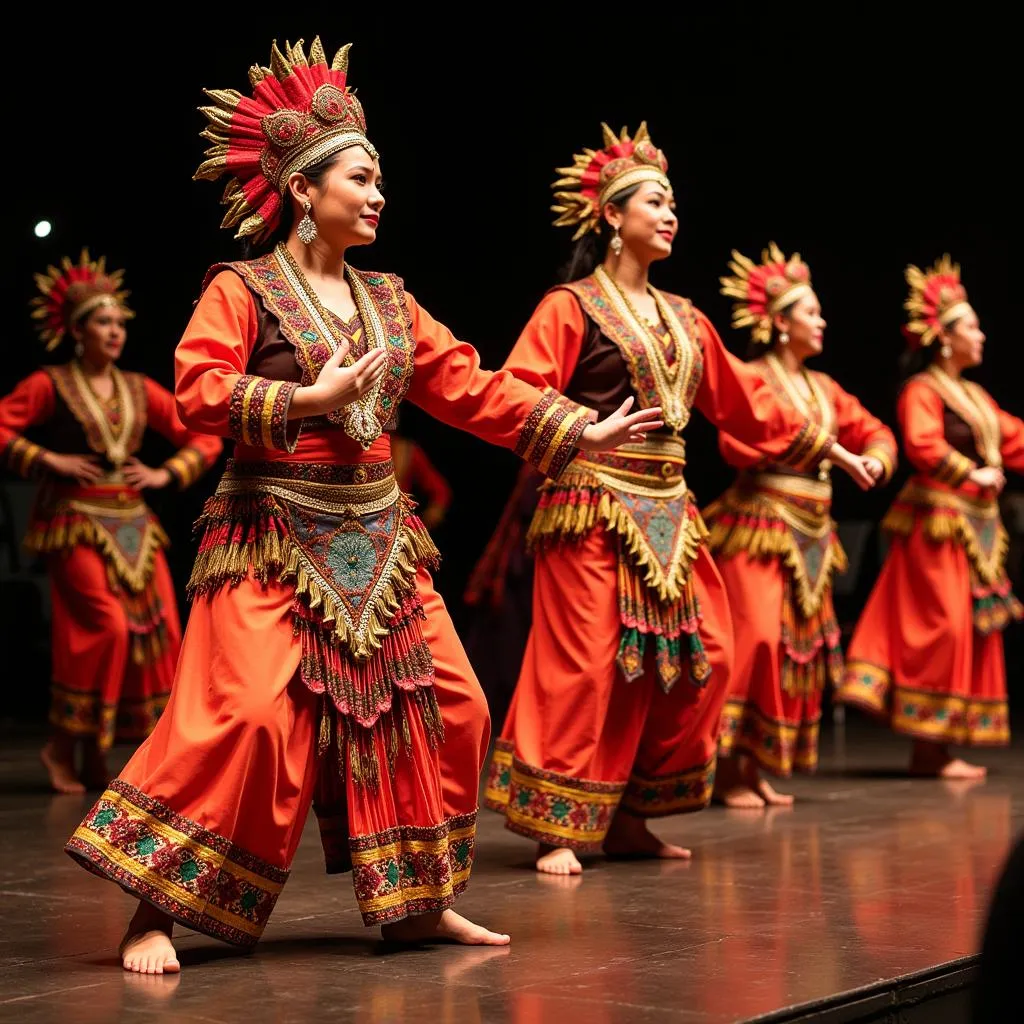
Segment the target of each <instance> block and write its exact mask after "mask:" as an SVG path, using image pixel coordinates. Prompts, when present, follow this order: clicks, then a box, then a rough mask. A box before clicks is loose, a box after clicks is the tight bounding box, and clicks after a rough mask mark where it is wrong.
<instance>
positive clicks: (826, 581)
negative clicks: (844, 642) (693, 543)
mask: <svg viewBox="0 0 1024 1024" xmlns="http://www.w3.org/2000/svg"><path fill="white" fill-rule="evenodd" d="M739 516H742V517H743V518H749V519H753V520H756V522H754V523H749V524H748V523H728V522H723V518H726V517H730V518H732V517H739ZM704 517H705V518H706V519H707V520H708V521H709V522H710V523H711V529H710V531H709V538H710V539H709V541H708V547H709V548H710V549H711V553H712V554H714V555H716V556H718V557H720V558H732V557H733V556H735V555H738V554H740V553H741V552H746V553H747V554H748V555H750V557H751V558H766V559H767V558H779V559H781V560H782V563H783V565H784V566H785V567H786V568H787V569H789V571H790V572H791V573H792V577H793V582H794V584H795V586H796V593H795V595H794V596H795V597H796V600H797V603H798V604H799V606H800V613H801V615H803V617H804V618H805V619H810V618H812V617H813V616H815V615H817V614H818V612H819V611H820V610H821V605H822V600H823V599H824V597H825V593H826V592H827V591H828V589H829V588H830V587H831V586H832V581H833V578H834V577H835V575H836V573H844V572H846V570H847V568H848V567H849V561H848V559H847V557H846V552H845V551H844V550H843V546H842V544H840V543H839V540H838V539H837V538H836V537H835V536H834V535H833V536H832V537H831V539H830V541H829V545H828V548H826V550H825V558H824V565H823V566H822V569H821V573H820V574H819V576H818V583H817V586H814V585H813V584H812V583H811V580H810V577H809V576H808V575H807V567H806V566H805V565H804V560H803V558H802V556H801V554H800V548H799V546H798V545H797V542H796V540H795V539H794V537H793V533H792V530H793V527H791V526H790V525H789V524H788V523H787V522H786V521H785V520H784V519H782V518H781V517H780V516H779V514H778V512H777V511H776V510H775V508H774V504H773V502H771V501H770V500H768V499H766V498H762V497H759V496H757V495H751V496H744V497H742V498H740V497H739V496H737V495H734V494H730V492H726V494H725V495H723V496H722V497H721V498H719V499H718V500H717V501H714V502H712V503H711V504H710V505H709V506H708V507H707V508H706V509H704Z"/></svg>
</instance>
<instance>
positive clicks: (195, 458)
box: [164, 445, 209, 490]
mask: <svg viewBox="0 0 1024 1024" xmlns="http://www.w3.org/2000/svg"><path fill="white" fill-rule="evenodd" d="M208 468H209V467H208V466H207V464H206V459H205V458H203V453H202V452H201V451H199V449H198V448H193V447H192V446H191V445H186V446H185V447H184V448H182V449H181V450H180V451H177V452H175V454H174V455H172V456H171V457H170V458H169V459H168V460H167V461H166V462H165V463H164V469H166V470H167V472H168V473H170V474H171V476H172V477H174V480H175V483H177V485H178V488H179V489H180V490H185V488H186V487H191V486H192V484H194V483H195V482H196V481H197V480H198V479H199V478H200V477H201V476H202V475H203V474H204V473H205V472H206V470H207V469H208Z"/></svg>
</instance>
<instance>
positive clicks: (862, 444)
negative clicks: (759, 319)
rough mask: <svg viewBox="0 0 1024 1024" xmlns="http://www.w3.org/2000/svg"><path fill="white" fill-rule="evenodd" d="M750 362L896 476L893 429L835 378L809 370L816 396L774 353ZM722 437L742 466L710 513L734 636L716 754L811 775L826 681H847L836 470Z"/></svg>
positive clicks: (798, 405)
mask: <svg viewBox="0 0 1024 1024" xmlns="http://www.w3.org/2000/svg"><path fill="white" fill-rule="evenodd" d="M750 365H751V366H752V367H753V368H755V369H757V370H759V371H760V372H761V373H763V375H764V377H765V380H766V381H767V382H768V383H769V384H770V385H771V386H772V388H773V390H774V391H775V393H776V395H777V397H778V399H779V400H780V401H781V402H784V403H786V404H788V405H790V406H791V407H793V408H794V409H797V410H798V411H801V412H806V413H808V414H809V415H810V416H811V418H812V419H813V420H814V421H815V422H817V423H819V424H821V425H822V426H823V427H824V428H825V429H826V430H828V431H829V432H831V433H835V434H836V436H837V437H838V440H839V443H840V444H841V445H843V447H844V448H846V449H848V450H849V451H852V452H855V453H858V454H861V453H863V454H865V455H872V456H874V457H876V458H877V459H878V460H879V461H880V462H881V463H882V465H883V467H884V470H885V479H888V478H889V477H891V476H892V472H893V468H894V464H895V460H896V441H895V438H894V437H893V434H892V431H890V430H889V428H888V427H886V426H885V424H883V423H882V422H881V420H879V419H877V418H876V417H874V416H872V415H871V413H869V412H868V411H867V410H866V409H865V408H864V406H862V405H861V404H860V402H858V401H857V399H856V398H854V397H853V396H852V395H850V394H848V393H847V392H846V391H844V390H843V389H842V388H841V387H840V386H839V385H838V384H837V383H836V382H835V381H834V380H833V379H832V378H831V377H829V376H827V375H826V374H823V373H817V372H811V373H808V374H807V383H808V385H809V388H810V393H811V401H810V402H808V401H807V400H806V399H805V398H804V396H803V395H802V394H801V393H800V392H798V391H797V390H796V389H795V387H794V385H793V383H792V382H791V380H790V378H789V376H788V374H787V371H786V370H785V369H784V368H783V367H782V366H781V365H780V363H779V361H778V358H777V357H776V356H775V355H774V354H769V355H767V356H765V357H763V358H761V359H758V360H756V361H755V362H753V363H751V364H750ZM718 443H719V449H720V451H721V453H722V455H723V457H724V458H725V460H726V462H728V463H729V464H730V465H731V466H735V467H736V468H737V469H738V470H740V474H739V476H738V478H737V480H736V483H735V484H734V485H733V486H732V487H730V488H729V490H728V491H726V492H725V494H723V495H722V497H721V498H719V499H718V501H716V502H714V503H713V504H712V505H710V506H709V507H708V508H707V509H705V510H704V518H705V521H706V522H707V524H708V528H709V530H710V532H711V539H710V547H711V551H712V553H713V554H714V556H715V562H716V564H717V565H718V568H719V571H720V572H721V574H722V579H723V580H724V581H725V589H726V591H727V593H728V595H729V607H730V609H731V611H732V619H733V628H734V630H735V635H736V644H735V662H734V664H733V673H732V676H731V678H730V681H729V696H728V698H727V700H726V703H725V709H724V711H723V715H722V731H721V735H720V737H719V741H718V752H719V755H720V756H724V757H728V756H729V755H731V754H733V753H743V754H748V755H750V756H751V757H754V758H755V759H756V760H757V762H758V764H760V766H761V767H762V768H764V769H765V770H767V771H770V772H774V773H775V774H778V775H782V776H788V775H790V774H791V773H792V771H793V769H794V768H796V769H798V770H800V771H813V770H814V769H815V768H816V767H817V764H818V730H819V723H820V720H821V699H822V693H823V690H824V687H825V681H826V679H830V680H831V681H832V683H833V684H835V685H838V683H839V682H840V680H841V678H842V651H841V649H840V646H839V626H838V624H837V623H836V620H835V612H834V611H833V606H832V580H833V574H834V573H836V572H842V571H843V570H844V569H845V568H846V555H845V553H844V552H843V549H842V546H841V545H840V543H839V537H838V535H837V533H836V527H835V523H834V522H833V521H832V518H831V505H832V485H831V483H830V482H829V478H828V476H829V475H828V472H827V470H824V471H823V472H821V473H819V474H808V473H799V472H793V471H792V470H787V469H786V467H781V466H776V465H773V463H772V460H771V459H770V458H765V456H764V455H762V454H761V452H758V451H756V450H755V449H753V448H750V447H749V446H748V445H745V444H743V443H742V442H741V441H738V440H736V438H734V437H733V436H732V435H731V434H729V433H727V432H724V431H723V432H720V434H719V442H718Z"/></svg>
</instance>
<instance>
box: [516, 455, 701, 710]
mask: <svg viewBox="0 0 1024 1024" xmlns="http://www.w3.org/2000/svg"><path fill="white" fill-rule="evenodd" d="M685 466H686V448H685V445H684V444H683V441H682V440H681V439H680V438H677V437H653V438H651V439H650V440H648V441H647V442H646V443H645V444H642V445H623V446H622V447H621V448H618V449H617V450H616V451H614V452H606V453H603V454H594V453H587V454H586V455H578V456H577V457H576V458H575V459H574V460H573V461H572V462H571V463H570V464H569V466H568V467H567V468H566V470H565V471H564V472H563V473H562V475H561V476H560V477H559V479H558V480H557V481H549V482H548V483H546V484H545V485H544V487H543V489H542V491H541V496H540V503H539V505H538V506H537V511H536V512H535V513H534V517H533V522H532V523H531V525H530V530H529V533H528V534H527V541H528V543H530V544H531V545H535V546H543V545H545V544H551V543H558V542H571V541H573V540H577V539H579V538H580V537H583V536H584V535H586V534H587V533H589V532H590V531H591V530H593V529H594V528H596V527H597V526H598V525H600V526H602V527H604V528H605V529H606V530H608V531H609V532H610V533H612V534H613V535H614V536H615V537H616V538H617V543H618V550H619V568H618V596H619V617H620V621H621V624H622V634H621V638H620V644H619V653H618V658H617V661H618V664H619V667H620V669H621V670H622V673H623V675H624V676H625V678H626V679H627V680H632V679H636V678H637V677H638V676H640V675H641V674H642V673H643V663H644V657H645V653H646V650H647V646H648V643H649V638H653V646H654V650H655V663H656V667H657V674H658V679H659V681H660V683H661V685H662V687H663V688H664V689H665V690H666V692H667V691H668V690H670V689H671V688H672V687H673V686H674V685H675V683H676V681H677V680H678V679H679V677H680V676H681V675H682V674H683V657H684V654H683V643H684V638H685V644H686V657H687V660H688V662H689V675H690V678H691V679H692V681H693V682H694V683H695V684H696V685H698V686H703V685H704V684H705V683H706V682H707V681H708V678H709V676H710V674H711V666H710V664H709V663H708V660H707V656H706V655H705V653H704V646H703V644H702V643H701V640H700V633H699V631H698V627H699V625H700V608H699V606H698V603H697V596H696V594H695V592H694V587H693V573H692V568H693V562H694V560H695V559H696V557H697V553H698V551H699V550H700V546H701V544H702V543H703V542H704V540H705V538H706V537H707V530H706V529H705V527H704V523H703V521H702V520H701V518H700V513H699V512H698V511H697V507H696V505H695V504H694V502H693V495H691V494H690V492H689V490H688V489H687V487H686V481H685V479H684V478H683V469H684V468H685Z"/></svg>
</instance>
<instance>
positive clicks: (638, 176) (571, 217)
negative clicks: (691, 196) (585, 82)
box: [551, 121, 672, 242]
mask: <svg viewBox="0 0 1024 1024" xmlns="http://www.w3.org/2000/svg"><path fill="white" fill-rule="evenodd" d="M601 130H602V132H603V133H604V146H605V148H604V149H599V150H593V149H585V150H583V152H582V153H577V154H576V155H575V156H574V157H573V165H572V167H558V168H556V171H557V173H558V174H560V175H561V177H560V178H559V179H558V180H557V181H556V182H555V183H554V184H553V185H552V186H551V187H552V188H553V189H554V190H555V200H556V203H555V205H554V206H552V207H551V212H552V213H557V214H558V218H557V219H556V220H555V226H556V227H575V228H576V233H575V234H574V235H573V236H572V240H573V241H574V242H575V241H576V240H577V239H578V238H582V237H583V236H584V235H585V234H586V233H587V232H588V231H596V232H600V230H601V210H602V208H603V207H604V204H605V203H607V202H609V201H610V200H612V199H614V198H615V197H616V196H617V195H618V194H619V193H620V192H624V191H625V190H626V189H627V188H632V187H633V186H634V185H639V184H640V183H641V182H642V181H656V182H658V183H659V184H660V185H661V186H663V187H664V188H666V189H670V188H671V187H672V185H671V184H670V182H669V180H668V161H667V160H666V159H665V154H664V153H662V151H661V150H660V149H658V148H657V147H656V146H655V145H654V144H653V143H652V142H651V137H650V135H649V134H648V132H647V122H646V121H644V122H643V123H642V124H641V125H640V127H639V128H638V129H637V132H636V135H635V136H634V137H633V138H632V139H631V138H630V137H629V132H628V131H627V130H626V129H625V128H623V129H622V132H621V134H620V135H618V136H617V135H616V134H615V132H613V131H612V130H611V128H609V127H608V125H606V124H602V125H601Z"/></svg>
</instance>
